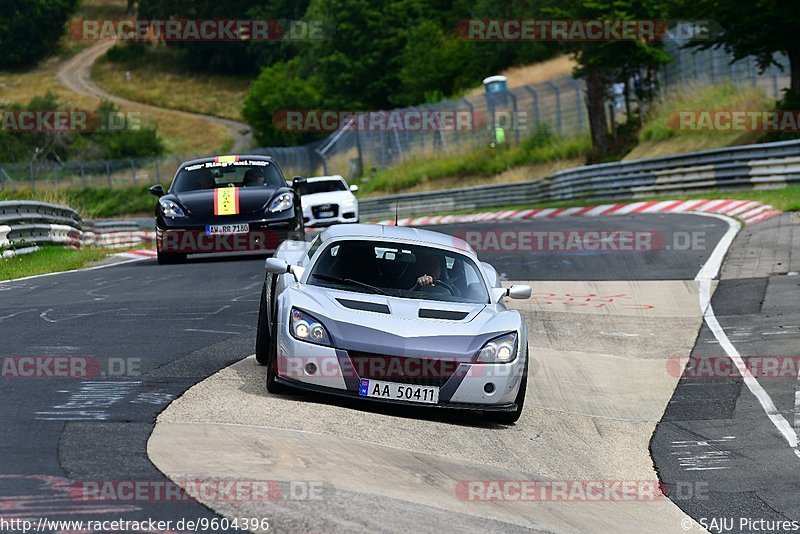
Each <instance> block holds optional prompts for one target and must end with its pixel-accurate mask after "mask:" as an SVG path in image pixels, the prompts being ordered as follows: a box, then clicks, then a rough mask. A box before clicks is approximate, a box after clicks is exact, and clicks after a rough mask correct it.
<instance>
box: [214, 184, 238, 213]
mask: <svg viewBox="0 0 800 534" xmlns="http://www.w3.org/2000/svg"><path fill="white" fill-rule="evenodd" d="M238 213H239V188H238V187H221V188H219V189H215V190H214V215H237V214H238Z"/></svg>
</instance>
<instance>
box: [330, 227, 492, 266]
mask: <svg viewBox="0 0 800 534" xmlns="http://www.w3.org/2000/svg"><path fill="white" fill-rule="evenodd" d="M320 238H321V239H322V240H323V241H328V240H331V239H348V238H352V239H366V240H369V239H370V238H372V239H386V240H390V241H391V240H393V239H397V240H402V241H410V242H413V243H415V244H420V245H428V246H434V247H444V248H451V249H458V250H460V251H462V252H464V253H467V254H468V255H470V256H472V257H473V258H476V259H477V257H478V255H477V254H476V253H475V251H474V250H473V249H472V247H471V246H469V243H467V242H466V241H464V240H463V239H460V238H458V237H453V236H450V235H447V234H441V233H439V232H432V231H430V230H422V229H420V228H410V227H406V226H390V225H383V224H335V225H333V226H330V227H328V228H327V229H326V230H325V231H323V232H322V233H321V234H320Z"/></svg>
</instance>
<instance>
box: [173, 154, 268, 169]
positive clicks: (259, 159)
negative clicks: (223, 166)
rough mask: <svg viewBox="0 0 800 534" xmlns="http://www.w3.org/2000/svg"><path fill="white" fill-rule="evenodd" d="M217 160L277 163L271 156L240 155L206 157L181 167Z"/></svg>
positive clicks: (184, 163)
mask: <svg viewBox="0 0 800 534" xmlns="http://www.w3.org/2000/svg"><path fill="white" fill-rule="evenodd" d="M217 158H235V161H241V160H245V159H252V160H258V161H271V162H273V163H275V160H274V159H273V158H272V157H271V156H260V155H256V154H239V155H227V156H225V155H223V156H208V157H205V158H197V159H193V160H191V161H184V162H183V163H181V165H180V166H181V167H186V166H189V165H196V164H198V163H207V162H209V161H216V160H217Z"/></svg>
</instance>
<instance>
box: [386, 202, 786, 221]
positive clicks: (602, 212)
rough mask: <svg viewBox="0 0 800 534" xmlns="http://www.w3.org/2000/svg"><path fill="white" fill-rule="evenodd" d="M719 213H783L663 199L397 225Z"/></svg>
mask: <svg viewBox="0 0 800 534" xmlns="http://www.w3.org/2000/svg"><path fill="white" fill-rule="evenodd" d="M692 212H701V213H717V214H720V215H727V216H729V217H736V218H738V219H740V220H742V221H743V222H744V223H745V224H754V223H757V222H762V221H766V220H767V219H770V218H772V217H774V216H776V215H779V214H780V213H781V212H780V211H779V210H776V209H774V208H773V207H772V206H770V205H769V204H762V203H760V202H755V201H750V200H662V201H660V202H633V203H630V204H602V205H599V206H583V207H579V208H578V207H576V208H544V209H525V210H508V211H493V212H486V213H473V214H471V215H435V216H428V217H416V218H413V219H399V220H398V221H397V226H428V225H437V224H453V223H467V222H483V221H504V220H512V221H513V220H518V219H540V218H552V217H578V216H581V217H601V216H602V217H605V216H610V215H630V214H634V213H692ZM377 224H386V225H394V224H395V223H394V221H393V220H383V221H380V222H378V223H377Z"/></svg>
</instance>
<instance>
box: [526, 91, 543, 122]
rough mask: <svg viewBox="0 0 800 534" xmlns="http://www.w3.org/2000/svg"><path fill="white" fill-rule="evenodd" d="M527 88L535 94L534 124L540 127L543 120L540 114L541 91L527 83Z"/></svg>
mask: <svg viewBox="0 0 800 534" xmlns="http://www.w3.org/2000/svg"><path fill="white" fill-rule="evenodd" d="M525 89H526V90H527V91H528V92H529V93H530V94H531V96H533V121H534V123H535V124H534V126H535V127H536V128H538V127H539V122H541V120H540V119H541V118H540V116H539V93H537V92H536V89H534V88H533V86H531V85H526V86H525Z"/></svg>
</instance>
